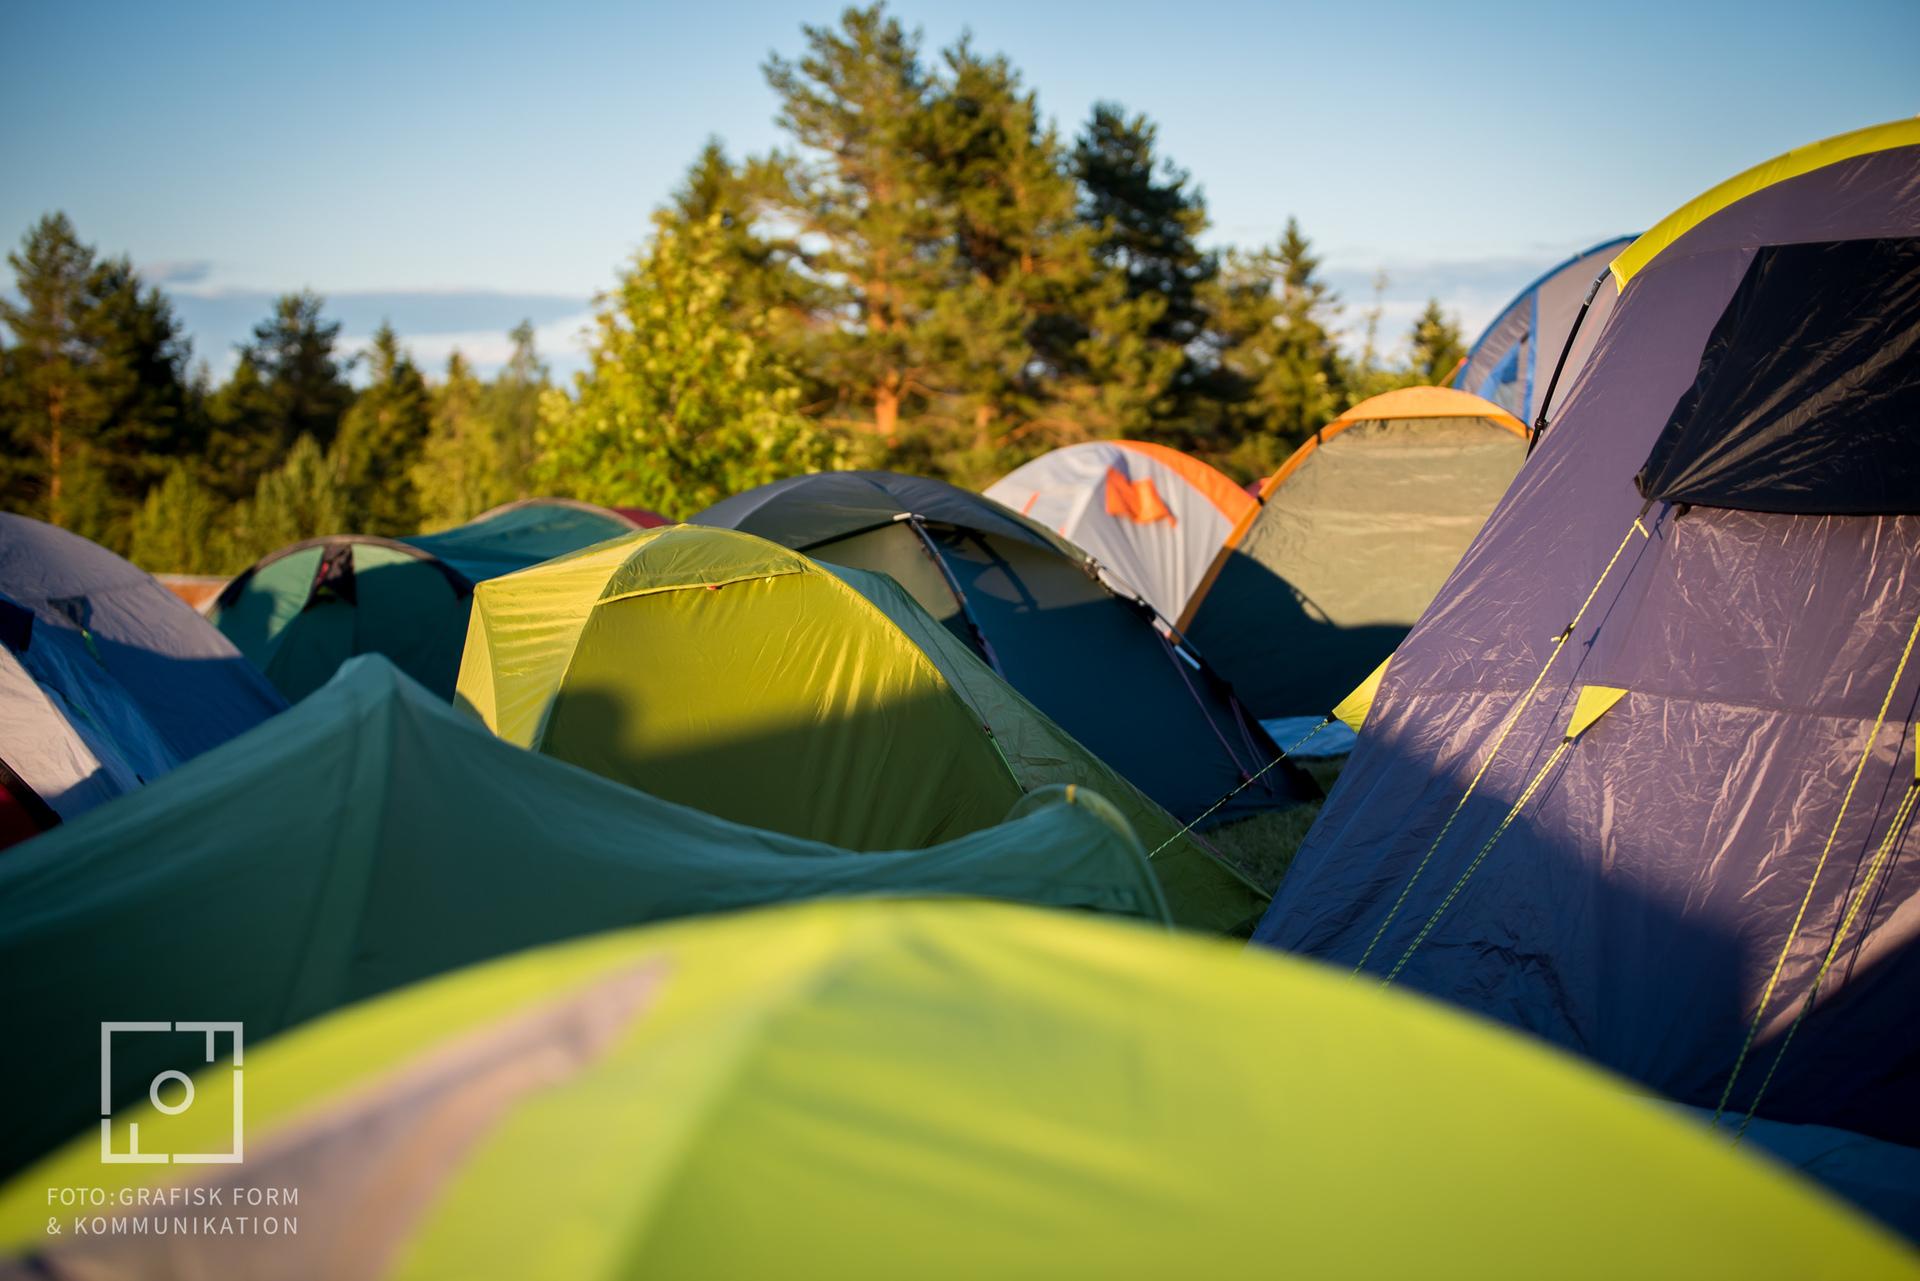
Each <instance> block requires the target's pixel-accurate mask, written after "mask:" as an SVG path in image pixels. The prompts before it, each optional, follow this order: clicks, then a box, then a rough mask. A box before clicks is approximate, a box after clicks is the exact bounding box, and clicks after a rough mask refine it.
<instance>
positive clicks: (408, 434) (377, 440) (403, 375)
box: [332, 322, 432, 536]
mask: <svg viewBox="0 0 1920 1281" xmlns="http://www.w3.org/2000/svg"><path fill="white" fill-rule="evenodd" d="M366 359H367V364H368V368H369V369H370V370H371V371H372V379H371V381H369V382H368V384H367V386H366V388H365V389H364V390H362V391H361V393H360V394H359V396H357V397H355V398H354V402H353V405H352V407H351V408H349V409H348V410H347V412H346V414H345V415H344V416H343V417H342V418H341V420H340V431H339V435H338V436H337V437H336V438H335V440H334V442H333V449H332V458H333V462H334V465H335V467H336V468H337V470H338V473H339V476H340V482H341V484H342V485H343V486H344V487H345V490H346V494H347V501H348V506H349V509H350V511H351V512H352V514H353V516H354V517H355V520H356V523H357V525H358V529H357V532H360V533H367V534H385V535H390V536H397V535H400V534H411V533H417V532H418V531H419V528H420V500H419V496H418V494H417V493H416V492H415V490H414V481H413V468H414V466H415V464H417V463H418V462H419V461H420V456H421V451H422V449H423V448H424V447H425V445H426V440H427V433H428V431H429V430H430V429H431V426H432V408H431V400H430V397H429V396H428V393H427V383H426V379H424V378H422V377H421V376H420V371H419V370H418V369H417V368H415V367H414V364H413V361H412V359H411V358H410V357H409V356H408V355H407V353H406V352H405V351H403V350H402V349H401V347H400V339H399V337H398V335H396V334H395V333H394V332H393V326H392V325H390V324H386V323H384V322H383V323H382V324H381V326H380V328H379V329H377V330H375V331H374V335H373V343H372V345H371V346H369V347H368V348H367V351H366Z"/></svg>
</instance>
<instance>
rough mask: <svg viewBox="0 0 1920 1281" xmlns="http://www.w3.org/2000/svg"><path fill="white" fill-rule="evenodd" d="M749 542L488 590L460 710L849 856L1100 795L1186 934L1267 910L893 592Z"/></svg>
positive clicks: (678, 536) (632, 541) (539, 570)
mask: <svg viewBox="0 0 1920 1281" xmlns="http://www.w3.org/2000/svg"><path fill="white" fill-rule="evenodd" d="M838 574H839V576H836V574H835V573H832V572H829V571H828V570H827V569H826V568H824V567H822V566H820V565H818V564H816V563H814V562H813V561H810V560H808V559H807V558H806V557H805V556H801V555H799V554H798V553H796V552H791V551H788V550H787V549H786V548H784V547H781V546H779V545H778V544H775V543H770V542H767V541H766V540H765V539H760V538H755V537H753V536H752V535H750V534H742V533H738V532H736V531H733V530H726V529H710V528H705V527H701V526H694V525H679V526H674V527H672V528H668V529H661V530H649V531H647V532H645V533H636V534H631V535H628V536H627V537H626V538H623V539H619V540H617V541H614V542H609V543H605V544H602V545H601V546H598V547H595V548H592V549H590V550H588V551H585V552H581V553H579V554H577V555H574V556H569V557H565V558H563V559H560V560H555V561H551V562H549V563H547V564H545V565H540V566H536V567H535V568H533V569H530V570H526V571H524V572H522V573H518V574H513V575H509V576H507V577H504V578H497V579H494V580H493V581H491V582H487V583H483V584H481V586H480V589H479V591H478V592H477V593H476V595H475V607H474V613H473V626H472V628H471V630H470V631H469V632H468V635H467V649H466V655H465V657H464V659H463V660H462V662H461V668H460V686H459V702H460V705H461V706H463V707H466V708H468V709H470V710H471V711H473V712H474V713H475V714H476V715H478V716H479V717H480V719H481V720H482V721H484V722H485V723H486V724H487V726H488V727H489V728H491V729H492V730H494V732H496V733H497V734H499V735H500V736H501V737H502V738H504V739H506V740H508V741H509V742H512V743H517V744H519V745H521V746H523V747H530V748H533V749H535V750H537V751H540V752H544V753H546V754H548V755H550V756H555V757H558V758H560V759H562V760H566V761H570V762H572V763H573V764H575V765H580V766H583V767H585V768H587V769H590V770H592V771H593V772H594V773H596V774H600V775H603V776H605V777H607V778H611V779H616V780H618V781H620V782H623V783H627V784H630V785H632V786H634V787H639V788H643V789H645V790H646V791H648V792H650V793H652V794H653V795H656V796H663V797H666V798H667V799H669V800H674V801H678V802H681V803H682V804H686V805H693V806H697V807H699V808H700V809H703V810H706V811H708V812H709V813H713V814H719V815H722V816H724V817H726V818H730V819H733V820H734V821H736V822H741V823H748V824H751V825H753V826H754V827H761V828H768V829H771V830H773V831H779V832H787V833H791V834H793V835H795V836H805V837H809V838H811V839H814V840H820V841H826V842H829V843H831V844H834V845H842V846H846V847H848V848H851V849H861V850H870V849H898V848H917V847H919V846H924V845H931V844H933V843H935V842H937V841H944V840H951V839H953V838H955V837H958V836H961V835H963V834H964V833H967V832H973V831H978V830H980V829H981V828H984V827H988V826H990V825H992V824H994V823H998V822H999V821H1000V820H1001V819H1002V817H1003V816H1004V815H1005V814H1006V812H1007V809H1008V807H1009V806H1011V805H1014V804H1015V803H1017V802H1018V801H1019V799H1020V798H1021V796H1022V795H1024V794H1026V793H1028V792H1031V791H1033V790H1034V789H1036V788H1040V787H1044V786H1047V785H1049V784H1059V783H1070V784H1077V785H1079V786H1083V787H1091V788H1093V789H1094V790H1096V791H1098V792H1100V793H1101V794H1102V795H1103V796H1105V797H1107V798H1108V799H1109V800H1111V801H1112V802H1113V803H1114V804H1115V805H1117V806H1118V807H1119V808H1120V810H1121V812H1122V813H1124V814H1125V815H1126V817H1127V819H1128V821H1129V822H1130V823H1131V824H1132V826H1133V827H1134V829H1135V830H1137V831H1138V832H1139V834H1140V837H1141V839H1142V840H1144V841H1145V842H1146V843H1147V845H1148V847H1149V848H1154V849H1158V848H1159V847H1161V846H1162V845H1165V846H1166V848H1165V849H1163V850H1160V852H1159V853H1158V854H1157V855H1156V856H1155V859H1154V866H1155V869H1156V871H1157V872H1158V874H1159V876H1160V878H1161V880H1162V882H1163V883H1164V884H1165V886H1166V893H1167V898H1168V901H1169V903H1170V904H1171V905H1172V908H1173V911H1174V914H1175V916H1176V918H1177V919H1178V920H1180V921H1181V922H1182V923H1184V924H1188V925H1192V926H1194V927H1196V928H1202V929H1215V930H1245V929H1247V928H1250V926H1251V924H1252V921H1253V920H1254V919H1255V918H1257V917H1258V915H1259V913H1260V911H1261V910H1262V909H1263V908H1264V907H1265V905H1266V896H1265V895H1264V894H1262V893H1261V892H1260V891H1258V890H1257V889H1255V888H1254V887H1253V886H1252V885H1250V884H1248V883H1247V882H1246V881H1245V880H1243V879H1242V878H1241V877H1240V876H1239V875H1237V874H1236V873H1234V872H1232V871H1231V870H1229V869H1228V868H1227V867H1226V866H1225V865H1223V864H1221V863H1219V862H1218V861H1216V860H1215V859H1214V858H1212V857H1211V856H1210V855H1208V854H1207V853H1205V852H1203V850H1202V849H1201V848H1200V847H1199V846H1197V845H1196V844H1194V843H1193V842H1192V841H1191V840H1189V839H1187V838H1179V839H1175V838H1176V833H1177V831H1178V825H1177V824H1176V823H1175V822H1174V821H1173V820H1172V819H1171V818H1170V817H1168V816H1167V814H1166V813H1165V812H1164V811H1162V810H1161V809H1160V808H1159V807H1158V806H1156V805H1155V804H1154V803H1153V802H1152V801H1150V800H1148V799H1147V798H1146V797H1145V796H1143V795H1141V794H1140V793H1139V791H1137V790H1136V789H1135V788H1134V787H1133V785H1132V784H1130V783H1128V782H1127V781H1126V780H1125V779H1123V778H1122V777H1121V776H1120V775H1118V774H1116V773H1115V772H1114V771H1113V770H1111V769H1109V768H1108V767H1107V766H1106V765H1104V764H1102V763H1101V762H1100V761H1099V760H1098V759H1097V758H1096V757H1094V756H1093V755H1092V754H1091V753H1090V752H1088V751H1087V750H1086V749H1085V748H1083V747H1081V746H1080V744H1078V743H1076V742H1074V741H1073V739H1071V738H1069V737H1068V736H1067V735H1066V734H1065V733H1063V732H1061V730H1060V729H1059V728H1058V727H1057V726H1055V725H1054V724H1053V723H1052V722H1051V721H1049V720H1048V719H1047V718H1046V717H1045V716H1044V715H1042V714H1041V713H1040V712H1039V711H1037V710H1036V709H1035V708H1034V707H1033V706H1032V705H1031V704H1030V703H1028V702H1027V701H1026V700H1025V699H1023V698H1021V697H1020V695H1019V694H1017V693H1015V692H1014V691H1013V690H1012V689H1010V688H1009V687H1008V686H1007V684H1006V682H1004V681H1002V680H1001V679H1000V678H999V677H997V676H995V675H994V674H993V673H992V672H991V671H989V670H988V669H987V667H986V666H985V665H984V664H983V663H981V662H980V661H979V660H978V659H976V658H975V657H974V656H973V654H972V652H971V651H970V650H968V649H967V647H966V646H965V645H964V644H962V643H961V642H960V641H959V640H958V639H956V638H955V637H954V636H953V635H952V634H951V633H950V632H948V631H947V630H946V629H945V628H943V627H941V626H940V625H939V624H938V623H936V622H934V621H933V620H932V619H931V618H930V617H928V616H927V614H926V612H925V611H924V610H922V609H921V608H920V607H919V606H918V605H917V604H915V603H914V601H913V600H912V598H911V597H909V596H908V595H907V594H906V592H905V591H903V590H902V589H901V588H900V586H899V585H898V584H896V583H895V582H894V581H893V580H892V579H890V578H887V577H885V576H884V575H879V574H871V573H866V572H864V571H861V570H853V569H841V570H839V571H838Z"/></svg>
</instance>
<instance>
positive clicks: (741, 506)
mask: <svg viewBox="0 0 1920 1281" xmlns="http://www.w3.org/2000/svg"><path fill="white" fill-rule="evenodd" d="M693 520H694V522H695V523H696V524H701V525H713V526H719V527H723V528H730V529H740V530H745V531H746V532H748V533H751V534H757V535H759V536H760V537H762V538H767V539H771V540H772V541H774V542H776V543H779V544H780V545H782V546H784V547H789V548H792V549H794V550H796V551H803V552H805V553H806V554H807V555H808V556H811V557H813V558H815V559H817V560H821V561H825V562H828V563H831V564H834V565H846V566H851V567H853V568H855V569H865V570H871V571H874V572H877V573H883V574H888V575H891V576H892V577H893V578H894V579H895V580H896V581H897V582H899V584H900V585H901V586H902V587H904V588H906V590H907V591H908V593H909V594H911V595H912V596H913V598H914V599H915V600H916V601H918V602H919V603H920V605H921V607H922V608H924V609H925V610H926V611H927V612H928V613H929V614H931V615H933V617H934V618H936V619H938V620H939V621H940V622H941V623H943V624H945V625H946V627H947V628H948V629H949V630H951V631H952V632H953V634H954V635H955V636H957V637H959V638H960V639H961V640H962V641H963V642H965V643H966V644H968V645H969V646H971V647H972V648H973V650H974V652H975V653H976V654H978V655H979V656H980V657H981V658H982V659H984V660H985V661H986V662H987V663H988V665H989V666H991V667H992V668H993V669H994V670H995V671H996V672H998V673H999V674H1000V675H1001V676H1002V677H1004V678H1005V679H1006V681H1007V683H1008V684H1010V685H1012V686H1013V687H1014V688H1015V689H1017V690H1019V691H1020V692H1021V693H1022V694H1023V695H1025V696H1026V697H1027V698H1029V699H1031V700H1032V701H1033V702H1034V704H1035V705H1036V706H1038V707H1039V708H1040V710H1041V711H1043V712H1045V713H1046V714H1047V715H1048V716H1049V717H1051V718H1052V719H1053V720H1054V721H1055V722H1057V723H1058V724H1059V725H1060V727H1061V728H1062V729H1064V730H1066V731H1067V732H1068V733H1069V734H1071V735H1073V737H1074V738H1075V739H1077V740H1078V741H1079V742H1080V743H1082V744H1083V745H1084V746H1086V747H1087V748H1088V749H1089V750H1090V751H1092V752H1094V753H1095V754H1097V755H1098V756H1099V757H1100V758H1101V759H1102V760H1104V761H1106V762H1107V763H1108V764H1109V765H1111V766H1113V768H1114V769H1116V770H1118V771H1119V772H1120V773H1121V774H1122V775H1124V776H1125V777H1126V778H1128V779H1130V780H1132V781H1133V783H1135V784H1136V785H1137V786H1138V787H1139V788H1140V790H1141V791H1143V792H1145V793H1146V794H1147V795H1148V796H1150V797H1152V798H1153V799H1154V800H1155V801H1157V802H1159V804H1161V805H1162V806H1164V807H1165V808H1166V809H1167V811H1168V812H1169V813H1171V814H1172V815H1173V816H1174V817H1176V818H1178V819H1180V820H1181V821H1183V822H1192V821H1194V820H1196V819H1199V818H1200V816H1201V815H1203V814H1205V813H1206V812H1207V810H1208V808H1209V807H1210V806H1212V805H1213V804H1214V803H1215V802H1216V801H1218V800H1219V799H1220V798H1221V797H1223V796H1225V795H1227V793H1229V792H1231V791H1233V789H1235V788H1236V787H1238V786H1239V785H1240V784H1241V783H1242V782H1244V781H1245V780H1246V779H1247V778H1248V777H1250V776H1252V775H1253V774H1255V773H1257V772H1258V771H1259V770H1260V768H1261V767H1262V766H1264V765H1266V764H1267V763H1268V762H1270V761H1272V760H1273V759H1274V757H1275V756H1276V755H1278V752H1279V749H1278V748H1277V747H1275V746H1274V744H1273V740H1272V739H1271V738H1269V737H1268V736H1267V734H1266V732H1265V731H1264V730H1262V729H1260V727H1259V726H1258V724H1257V723H1255V722H1254V721H1253V720H1252V718H1251V717H1250V716H1248V715H1247V713H1246V710H1245V709H1244V708H1242V707H1241V706H1240V705H1239V703H1238V702H1237V701H1236V700H1235V699H1234V697H1233V695H1232V692H1231V691H1229V690H1228V689H1227V688H1226V687H1225V686H1224V685H1223V684H1221V683H1220V681H1219V680H1218V678H1217V677H1216V676H1215V674H1214V672H1213V669H1212V668H1211V667H1209V666H1208V665H1207V664H1206V663H1204V662H1202V661H1201V660H1200V658H1199V657H1198V656H1197V655H1195V654H1194V653H1193V652H1192V651H1191V650H1189V649H1187V648H1185V647H1181V648H1178V649H1176V648H1175V647H1174V646H1173V645H1172V644H1170V643H1169V642H1168V641H1167V639H1166V638H1165V637H1164V636H1163V635H1162V634H1161V633H1160V632H1159V631H1158V630H1156V628H1155V627H1154V624H1153V622H1152V620H1151V618H1150V616H1149V614H1148V611H1146V610H1145V609H1144V608H1142V607H1141V606H1139V605H1138V604H1136V603H1134V602H1132V601H1129V600H1124V599H1122V598H1121V597H1119V596H1117V595H1115V594H1114V593H1113V592H1112V591H1111V590H1109V589H1108V588H1107V587H1106V585H1105V584H1103V583H1101V582H1100V581H1099V580H1098V578H1097V577H1096V576H1095V575H1094V574H1093V573H1092V572H1091V571H1090V569H1089V566H1088V564H1087V561H1086V558H1085V555H1084V553H1082V552H1081V551H1079V550H1078V549H1077V548H1075V547H1074V546H1073V545H1072V544H1070V543H1068V542H1066V541H1065V540H1064V539H1062V538H1061V537H1060V536H1059V535H1057V534H1055V533H1053V532H1052V531H1051V530H1048V529H1046V528H1045V527H1044V526H1041V525H1038V524H1036V523H1035V522H1033V521H1030V520H1027V519H1025V518H1024V517H1021V516H1019V515H1018V514H1016V513H1014V512H1012V511H1009V510H1008V509H1007V508H1005V507H1002V506H1001V505H999V504H998V503H995V502H994V501H992V500H991V499H988V498H985V497H982V496H981V495H979V494H972V493H968V492H967V491H966V490H963V489H957V488H955V487H954V486H952V485H948V484H945V483H943V482H941V481H935V480H925V479H922V478H919V477H913V476H901V475H897V474H895V473H892V472H824V473H819V474H816V475H811V476H796V477H792V478H790V479H788V480H781V481H775V482H773V483H772V484H769V485H762V486H760V487H759V488H758V489H752V490H748V491H747V492H746V493H744V494H736V495H734V496H733V497H732V498H728V499H724V500H722V501H721V502H718V503H716V504H714V505H713V506H712V507H709V508H708V509H707V510H706V511H704V512H701V513H700V514H699V515H697V516H695V517H694V518H693ZM1318 794H1319V789H1318V787H1317V786H1315V784H1314V783H1313V781H1312V780H1311V779H1310V778H1308V777H1307V776H1306V775H1305V774H1303V773H1302V772H1301V771H1300V770H1299V769H1298V768H1297V767H1295V766H1293V765H1292V764H1291V763H1287V762H1283V763H1282V764H1281V765H1279V766H1278V767H1276V768H1274V769H1272V770H1270V771H1268V772H1267V773H1266V774H1265V775H1264V776H1263V777H1261V778H1260V779H1259V781H1258V782H1255V783H1254V784H1253V785H1252V786H1249V787H1247V788H1246V789H1245V790H1244V791H1242V792H1240V793H1239V794H1238V795H1237V796H1235V797H1234V799H1233V800H1232V801H1231V802H1230V803H1228V804H1227V805H1225V806H1222V807H1221V808H1220V809H1219V810H1217V811H1215V812H1214V813H1213V814H1212V815H1211V816H1210V817H1209V818H1208V819H1207V820H1206V822H1208V823H1219V822H1225V821H1228V820H1231V819H1235V818H1242V817H1246V816H1248V815H1250V814H1255V813H1261V812H1265V811H1270V810H1274V809H1280V808H1285V807H1288V806H1291V805H1293V804H1295V803H1297V802H1298V801H1300V800H1303V799H1307V798H1310V797H1314V796H1317V795H1318ZM1151 843H1152V842H1151V840H1149V844H1151Z"/></svg>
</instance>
